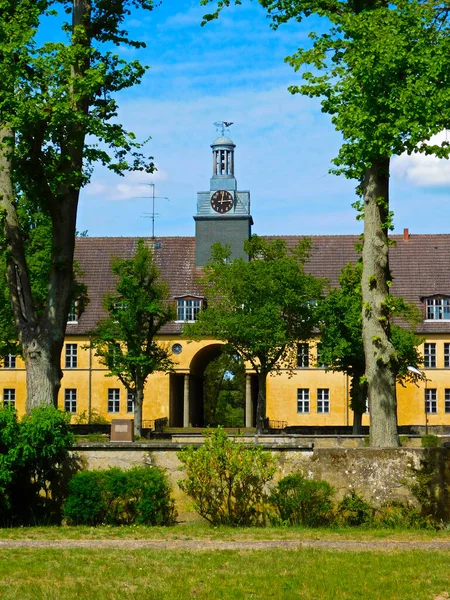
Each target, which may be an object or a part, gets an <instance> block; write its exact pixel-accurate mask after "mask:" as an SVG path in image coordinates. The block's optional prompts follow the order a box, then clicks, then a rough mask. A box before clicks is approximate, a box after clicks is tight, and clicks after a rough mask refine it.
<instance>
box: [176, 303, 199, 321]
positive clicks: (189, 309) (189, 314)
mask: <svg viewBox="0 0 450 600" xmlns="http://www.w3.org/2000/svg"><path fill="white" fill-rule="evenodd" d="M201 306H202V301H201V300H178V301H177V321H195V319H196V318H197V315H198V313H199V311H200V308H201Z"/></svg>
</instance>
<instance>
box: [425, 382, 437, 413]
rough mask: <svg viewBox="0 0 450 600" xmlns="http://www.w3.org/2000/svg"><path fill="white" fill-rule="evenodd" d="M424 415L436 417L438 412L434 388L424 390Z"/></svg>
mask: <svg viewBox="0 0 450 600" xmlns="http://www.w3.org/2000/svg"><path fill="white" fill-rule="evenodd" d="M424 399H425V407H424V408H425V414H427V415H436V414H437V412H438V397H437V389H436V388H428V389H426V390H424Z"/></svg>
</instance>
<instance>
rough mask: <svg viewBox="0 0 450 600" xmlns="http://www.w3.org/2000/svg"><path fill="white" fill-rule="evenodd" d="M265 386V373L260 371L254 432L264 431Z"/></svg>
mask: <svg viewBox="0 0 450 600" xmlns="http://www.w3.org/2000/svg"><path fill="white" fill-rule="evenodd" d="M266 387H267V373H266V372H265V371H263V372H261V371H260V372H259V373H258V399H257V402H256V433H262V432H263V431H264V426H265V420H266Z"/></svg>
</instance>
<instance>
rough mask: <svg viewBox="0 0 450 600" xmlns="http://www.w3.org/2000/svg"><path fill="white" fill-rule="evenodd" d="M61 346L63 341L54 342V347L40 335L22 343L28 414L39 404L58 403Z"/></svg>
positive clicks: (55, 404) (54, 404)
mask: <svg viewBox="0 0 450 600" xmlns="http://www.w3.org/2000/svg"><path fill="white" fill-rule="evenodd" d="M61 347H62V343H54V344H53V347H49V345H48V343H47V340H41V339H39V337H38V336H36V337H34V338H33V339H32V340H31V341H30V342H28V343H22V351H23V356H24V360H25V367H26V371H27V399H26V411H27V413H28V414H29V413H30V412H31V410H32V409H33V408H36V407H37V406H48V405H53V406H55V407H56V406H57V405H58V392H59V388H60V386H61V378H62V371H61V368H60V363H59V359H60V355H61Z"/></svg>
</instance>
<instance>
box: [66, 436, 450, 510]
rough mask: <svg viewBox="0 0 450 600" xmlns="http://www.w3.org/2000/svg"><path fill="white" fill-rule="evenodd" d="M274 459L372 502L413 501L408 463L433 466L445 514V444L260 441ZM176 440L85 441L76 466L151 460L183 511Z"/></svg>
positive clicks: (448, 477)
mask: <svg viewBox="0 0 450 600" xmlns="http://www.w3.org/2000/svg"><path fill="white" fill-rule="evenodd" d="M264 446H265V447H266V449H268V450H270V451H271V452H272V453H273V454H274V455H275V456H276V457H277V460H278V472H277V475H276V478H277V479H279V478H281V477H284V476H285V475H288V474H290V473H293V472H296V471H301V472H302V473H303V474H304V475H305V476H307V477H310V478H313V479H324V480H326V481H328V482H329V483H331V484H332V485H333V486H334V488H335V489H336V493H337V497H342V496H343V495H344V494H345V492H347V491H349V490H352V489H355V490H357V491H358V492H360V493H361V494H363V496H364V497H365V498H366V499H367V500H369V501H370V502H371V503H373V504H375V505H380V504H382V503H383V502H386V501H389V500H403V501H405V500H407V501H414V498H413V496H412V494H411V491H410V489H409V487H408V486H409V485H410V484H411V483H412V482H413V474H412V468H416V469H418V468H420V467H421V461H423V460H427V461H431V463H432V464H433V465H434V471H435V474H434V490H435V493H436V497H437V498H438V500H439V503H440V510H439V512H440V514H442V516H443V517H445V516H450V515H449V512H450V497H449V494H450V449H449V448H434V449H423V448H404V449H403V448H402V449H395V450H392V449H373V448H314V450H313V449H312V448H307V447H305V448H301V447H299V445H298V444H297V445H293V444H286V445H285V446H282V445H279V444H271V443H268V444H264ZM182 447H183V444H180V443H178V444H177V443H171V444H162V443H160V444H133V445H132V446H131V447H130V445H128V446H127V445H123V446H122V445H121V446H120V447H118V446H115V445H114V444H96V445H94V444H91V445H89V446H88V445H83V446H81V445H80V446H78V447H77V448H76V449H74V452H75V453H76V454H77V455H78V458H79V461H80V466H82V467H84V468H88V469H106V468H109V467H113V466H114V467H121V468H124V469H126V468H129V467H132V466H136V465H156V466H159V467H162V468H164V469H166V471H167V474H168V477H169V480H170V482H171V484H172V486H173V493H174V497H175V499H176V502H177V507H178V510H179V512H180V514H181V515H185V514H186V513H188V512H189V511H190V510H191V508H190V501H189V499H188V498H187V497H186V496H185V494H184V493H183V492H182V491H181V490H180V488H179V487H178V485H177V481H178V480H179V479H181V478H182V477H183V472H182V469H181V463H180V461H179V460H178V457H177V452H178V451H179V450H180V449H181V448H182Z"/></svg>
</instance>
